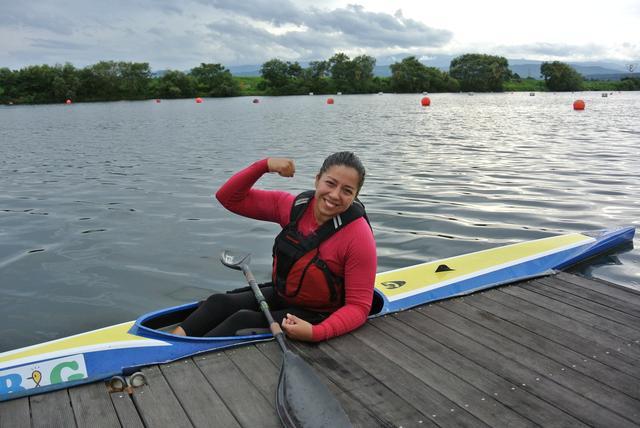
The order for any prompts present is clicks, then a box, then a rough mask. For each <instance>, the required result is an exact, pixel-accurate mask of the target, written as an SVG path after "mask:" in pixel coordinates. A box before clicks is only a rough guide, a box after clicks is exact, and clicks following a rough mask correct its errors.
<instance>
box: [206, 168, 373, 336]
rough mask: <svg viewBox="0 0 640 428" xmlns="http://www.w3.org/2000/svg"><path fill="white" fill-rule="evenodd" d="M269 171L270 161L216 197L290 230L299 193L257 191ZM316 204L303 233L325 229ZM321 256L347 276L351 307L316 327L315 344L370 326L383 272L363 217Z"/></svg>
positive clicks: (300, 227)
mask: <svg viewBox="0 0 640 428" xmlns="http://www.w3.org/2000/svg"><path fill="white" fill-rule="evenodd" d="M267 172H269V167H268V159H263V160H261V161H258V162H255V163H254V164H252V165H251V166H249V167H248V168H245V169H243V170H242V171H240V172H238V173H236V174H235V175H234V176H233V177H231V178H230V179H229V180H228V181H227V182H226V183H225V184H223V185H222V187H221V188H220V189H219V190H218V192H217V193H216V198H217V199H218V201H220V203H221V204H222V205H223V206H224V207H225V208H227V209H228V210H229V211H231V212H234V213H236V214H239V215H242V216H245V217H249V218H254V219H256V220H264V221H271V222H275V223H278V224H279V225H280V226H281V227H285V226H286V225H287V224H289V220H290V218H289V216H290V213H291V205H292V204H293V201H294V199H295V195H292V194H291V193H287V192H282V191H274V190H259V189H254V188H253V185H254V184H255V183H256V182H257V181H258V180H259V179H260V177H262V175H264V174H265V173H267ZM314 204H315V198H313V199H312V200H311V202H310V203H309V206H308V207H307V209H306V211H305V213H304V214H303V215H302V218H301V219H300V220H299V221H298V231H299V232H300V233H302V234H303V235H305V236H306V235H309V234H311V233H313V232H314V231H315V230H316V229H317V228H318V227H319V226H320V225H319V224H318V223H317V222H316V220H315V216H314V215H313V206H314ZM319 252H320V258H321V259H322V260H324V261H325V262H326V263H327V266H329V269H330V270H331V272H333V273H334V274H335V275H337V276H340V277H342V278H344V286H345V304H344V306H342V307H340V308H339V309H337V310H336V311H335V312H333V313H332V314H331V315H329V317H327V319H325V320H324V321H322V322H321V323H320V324H315V325H313V330H312V340H313V341H314V342H318V341H322V340H326V339H329V338H331V337H335V336H339V335H341V334H345V333H348V332H349V331H351V330H354V329H356V328H358V327H360V326H361V325H362V324H364V323H365V321H366V320H367V316H368V315H369V310H370V309H371V302H372V300H373V286H374V282H375V276H376V269H377V257H376V244H375V241H374V239H373V233H372V232H371V229H370V228H369V225H368V224H367V221H366V220H365V219H364V218H362V217H361V218H359V219H357V220H354V221H353V222H351V223H349V224H348V225H346V226H345V227H344V228H343V229H342V230H340V232H339V233H336V234H335V235H333V236H331V237H330V238H329V239H327V240H325V241H323V242H322V243H321V244H320V247H319Z"/></svg>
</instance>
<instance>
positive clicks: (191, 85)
mask: <svg viewBox="0 0 640 428" xmlns="http://www.w3.org/2000/svg"><path fill="white" fill-rule="evenodd" d="M156 90H157V96H158V97H160V98H189V97H193V96H195V94H196V81H195V79H194V78H193V77H192V76H189V75H187V74H185V73H183V72H182V71H175V70H169V71H167V72H166V73H165V74H164V75H163V76H162V77H161V78H160V79H159V82H158V83H157V88H156Z"/></svg>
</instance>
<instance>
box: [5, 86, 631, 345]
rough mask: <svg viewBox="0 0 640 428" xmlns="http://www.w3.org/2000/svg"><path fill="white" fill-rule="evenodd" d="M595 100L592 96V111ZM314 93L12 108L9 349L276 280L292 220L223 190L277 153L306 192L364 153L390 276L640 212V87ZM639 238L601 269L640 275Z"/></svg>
mask: <svg viewBox="0 0 640 428" xmlns="http://www.w3.org/2000/svg"><path fill="white" fill-rule="evenodd" d="M578 97H581V98H583V99H585V101H586V103H587V108H586V110H585V111H582V112H578V111H574V110H573V109H572V103H573V101H574V100H575V99H576V98H578ZM420 98H421V96H420V95H391V94H385V95H362V96H335V97H334V99H335V104H334V105H327V104H326V102H325V101H326V97H323V96H301V97H277V98H269V97H263V98H260V103H259V104H253V103H252V102H251V101H252V98H233V99H205V100H204V103H202V104H196V103H195V102H194V101H193V100H175V101H162V103H159V104H157V103H155V102H152V101H144V102H115V103H96V104H73V105H48V106H11V107H9V106H4V107H0V183H1V184H0V186H1V187H0V189H1V192H0V314H2V317H1V320H2V327H0V351H5V350H8V349H13V348H16V347H19V346H26V345H29V344H33V343H38V342H42V341H45V340H51V339H55V338H59V337H64V336H67V335H70V334H74V333H79V332H83V331H87V330H90V329H95V328H99V327H103V326H107V325H111V324H115V323H119V322H124V321H128V320H131V319H134V318H136V317H137V316H139V315H140V314H142V313H144V312H148V311H151V310H155V309H160V308H163V307H167V306H170V305H176V304H179V303H183V302H188V301H193V300H197V299H201V298H203V297H205V296H207V295H209V294H210V293H212V292H214V291H221V290H227V289H230V288H233V287H237V286H241V285H243V284H244V283H243V278H242V276H241V275H240V274H239V273H238V272H236V271H231V270H229V269H226V268H224V267H222V265H221V264H220V263H219V262H218V254H219V252H220V251H221V250H222V249H224V248H228V247H230V248H235V249H243V250H249V251H251V252H252V253H253V254H254V256H253V266H254V271H255V273H256V276H257V277H258V280H266V279H267V278H268V276H269V269H270V251H271V245H272V239H273V237H274V236H275V234H276V233H277V230H278V227H277V226H275V225H272V224H267V223H261V222H257V221H252V220H248V219H244V218H241V217H239V216H236V215H233V214H231V213H229V212H227V211H225V210H224V209H223V208H222V207H221V206H220V205H219V204H218V203H217V202H216V201H215V200H214V198H213V193H214V192H215V190H216V189H217V188H218V187H219V186H220V185H221V184H222V183H223V182H224V180H225V179H226V178H228V177H229V176H230V175H231V174H232V173H234V172H235V171H237V170H239V169H241V168H243V167H244V166H246V165H248V164H250V163H251V162H253V161H255V160H258V159H261V158H265V157H268V156H287V157H292V158H294V159H295V160H296V162H297V174H296V177H295V178H293V179H285V178H282V177H278V176H274V175H268V176H265V177H263V179H262V180H261V181H260V182H259V186H261V187H263V188H276V189H282V190H288V191H291V192H294V193H295V192H300V191H302V190H306V189H309V188H311V187H312V185H313V179H314V176H315V174H316V172H317V169H318V167H319V166H320V163H321V161H322V160H323V159H324V158H325V156H327V155H328V154H330V153H332V152H334V151H339V150H352V151H355V152H356V153H358V154H359V155H360V157H361V158H362V160H363V161H364V163H365V166H366V167H367V174H368V176H367V180H366V183H365V186H364V188H363V191H362V194H361V199H362V201H363V202H364V203H365V204H366V206H367V210H368V212H369V216H370V218H371V221H372V224H373V227H374V230H375V236H376V240H377V244H378V254H379V260H378V262H379V271H384V270H389V269H392V268H398V267H402V266H408V265H411V264H415V263H418V262H422V261H428V260H434V259H438V258H442V257H447V256H453V255H458V254H463V253H467V252H471V251H478V250H482V249H486V248H490V247H494V246H498V245H504V244H509V243H515V242H519V241H523V240H530V239H536V238H542V237H546V236H550V235H554V234H560V233H566V232H573V231H589V230H595V229H602V228H605V227H612V226H617V225H636V226H638V225H640V175H639V171H640V113H639V112H640V93H637V92H635V93H629V92H627V93H613V94H611V95H610V96H609V97H607V98H603V97H601V96H600V93H580V94H546V93H538V94H536V95H535V96H529V94H522V93H516V94H487V95H483V94H476V95H473V96H469V95H467V94H433V95H430V98H431V101H432V103H431V106H430V107H427V108H424V107H421V106H420ZM638 247H640V245H639V238H636V240H635V249H634V248H631V247H629V248H624V249H621V250H620V251H618V252H616V253H615V254H613V255H610V256H606V257H602V258H600V259H598V260H596V261H595V262H594V264H592V265H590V266H588V267H586V268H583V269H582V270H581V271H580V272H581V274H584V275H588V276H593V277H597V278H603V279H606V280H609V281H613V282H616V283H619V284H624V285H626V286H629V287H634V288H636V289H640V250H638Z"/></svg>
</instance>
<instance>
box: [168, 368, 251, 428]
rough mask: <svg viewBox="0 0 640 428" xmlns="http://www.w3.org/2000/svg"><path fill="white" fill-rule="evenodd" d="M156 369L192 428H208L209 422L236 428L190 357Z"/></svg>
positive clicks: (228, 413) (233, 421)
mask: <svg viewBox="0 0 640 428" xmlns="http://www.w3.org/2000/svg"><path fill="white" fill-rule="evenodd" d="M160 370H161V371H162V374H163V375H164V377H165V379H166V380H167V383H168V384H169V385H170V386H171V389H172V391H173V393H174V394H175V396H176V398H177V399H178V401H179V402H180V405H181V406H182V408H183V409H184V411H185V413H186V414H187V416H188V417H189V420H190V421H191V423H192V424H193V425H194V426H196V427H209V426H211V421H216V424H217V425H218V426H224V427H239V426H240V424H238V422H237V421H236V419H235V418H234V417H233V415H232V414H231V412H230V411H229V410H228V409H227V406H226V405H225V404H224V402H223V401H222V399H221V398H220V396H219V395H218V393H217V392H216V391H215V390H214V389H213V387H212V386H211V385H210V384H209V382H208V381H207V379H206V378H205V377H204V375H203V374H202V372H201V371H200V369H199V368H198V367H197V366H196V364H195V363H194V362H193V360H192V359H191V358H186V359H183V360H179V361H175V362H173V363H169V364H163V365H162V366H160Z"/></svg>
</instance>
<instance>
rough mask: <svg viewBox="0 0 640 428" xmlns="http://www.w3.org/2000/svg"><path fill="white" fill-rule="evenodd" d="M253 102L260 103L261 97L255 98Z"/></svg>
mask: <svg viewBox="0 0 640 428" xmlns="http://www.w3.org/2000/svg"><path fill="white" fill-rule="evenodd" d="M252 102H253V103H254V104H258V103H259V102H260V100H259V99H257V98H254V99H253V101H252Z"/></svg>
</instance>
